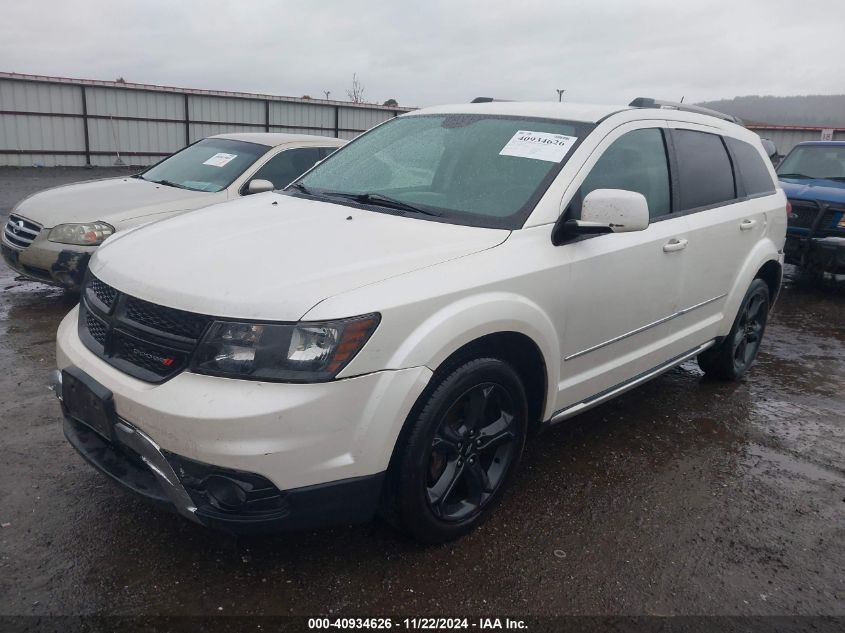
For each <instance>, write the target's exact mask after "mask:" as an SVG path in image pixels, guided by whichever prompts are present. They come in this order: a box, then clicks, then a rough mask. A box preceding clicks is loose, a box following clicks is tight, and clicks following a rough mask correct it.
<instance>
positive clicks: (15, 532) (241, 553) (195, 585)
mask: <svg viewBox="0 0 845 633" xmlns="http://www.w3.org/2000/svg"><path fill="white" fill-rule="evenodd" d="M104 172H105V173H108V174H114V175H117V174H118V173H123V172H115V171H114V170H111V171H107V170H82V169H53V170H48V169H41V170H36V169H0V218H2V220H3V221H4V222H5V218H6V216H7V215H8V213H9V211H10V210H11V207H12V205H13V204H14V203H15V202H17V201H18V200H20V199H21V198H22V197H24V196H25V195H28V194H29V193H32V192H35V191H38V190H40V189H43V188H46V187H50V186H54V185H56V184H59V183H62V182H71V181H75V180H83V179H88V178H92V177H98V176H101V175H102V174H103V173H104ZM75 300H76V298H75V297H73V296H67V295H65V294H64V293H63V292H62V291H61V290H56V289H51V288H48V287H46V286H42V285H39V284H35V283H29V282H24V281H16V280H15V279H14V275H13V274H12V273H11V271H9V270H8V269H7V268H6V267H5V266H3V265H2V264H0V522H1V523H2V525H3V527H2V529H0V615H9V614H20V615H50V614H92V613H108V614H134V615H139V614H167V615H177V614H179V615H181V614H197V615H198V614H203V615H212V614H220V613H222V614H299V615H318V614H355V615H365V616H378V615H388V614H389V615H393V616H401V615H417V616H419V615H450V614H479V615H480V614H498V615H502V614H522V615H528V614H532V615H553V614H554V615H558V614H581V615H584V614H653V615H670V614H730V615H784V614H790V615H798V614H806V615H816V614H828V615H833V614H838V615H845V279H838V280H837V279H830V278H828V279H827V280H824V281H823V282H821V283H818V282H816V281H813V280H809V279H805V278H803V277H801V276H800V275H798V274H797V273H796V271H794V270H792V269H790V270H789V271H788V278H787V280H786V284H785V288H784V290H783V293H782V295H781V298H780V300H779V303H778V305H777V309H776V312H775V314H774V315H773V317H772V320H771V322H770V325H769V328H768V332H767V336H766V339H765V341H764V343H763V348H762V351H761V354H760V357H759V359H758V361H757V364H756V365H755V367H754V368H753V370H752V371H751V372H750V374H749V375H748V376H747V378H746V379H745V380H744V381H743V382H740V383H738V384H724V383H716V382H710V381H705V380H703V378H702V375H701V372H699V370H698V368H697V366H696V365H695V364H694V363H689V364H686V365H684V366H682V367H680V368H678V369H676V370H674V371H672V372H670V373H668V374H666V375H665V376H663V377H661V378H658V379H656V380H654V381H652V382H651V383H649V384H647V385H645V386H644V387H641V388H639V389H637V390H635V391H632V392H630V393H628V394H626V395H624V396H623V397H621V398H619V399H617V400H615V401H613V402H610V403H608V404H606V405H604V406H602V407H600V408H597V409H594V410H593V411H590V412H588V413H586V414H584V415H582V416H580V417H579V418H577V419H575V420H573V421H571V422H569V423H568V424H566V425H564V426H559V427H555V428H554V429H552V430H550V431H549V432H547V433H545V434H543V435H541V436H540V437H538V438H535V439H534V440H532V441H530V442H529V445H528V448H527V451H526V455H525V457H524V459H523V463H522V465H521V468H520V471H519V473H518V475H517V477H516V478H515V480H514V482H513V485H512V487H511V490H510V493H509V494H508V495H507V496H506V498H505V499H504V502H503V503H502V505H501V506H500V507H499V509H498V511H497V512H496V514H495V515H494V516H493V517H492V519H491V520H490V521H488V522H487V523H486V524H485V525H484V526H483V527H482V528H481V529H480V530H478V531H477V532H475V533H473V534H471V535H470V536H468V537H466V538H464V539H463V540H461V541H459V542H456V543H451V544H447V545H443V546H438V547H428V548H423V547H420V546H418V545H416V544H414V543H411V542H408V541H406V540H404V539H403V538H402V537H400V536H398V535H396V534H395V533H394V532H392V531H391V530H390V529H389V528H388V527H386V526H385V525H383V524H381V523H378V522H376V523H373V524H371V525H365V526H357V527H351V528H345V529H335V530H329V531H323V532H319V533H304V534H294V535H279V536H269V537H260V538H258V537H250V538H243V537H242V538H236V537H233V536H228V535H225V534H220V533H215V532H211V531H208V530H205V529H203V528H200V527H198V526H195V525H192V524H189V523H187V522H186V521H184V520H182V519H180V518H179V517H177V516H175V515H170V514H166V513H162V512H160V511H157V510H155V509H152V508H150V507H148V506H147V505H146V504H145V503H143V502H141V501H139V500H137V499H135V498H134V497H132V496H131V495H130V494H129V493H126V492H123V491H122V490H120V489H118V488H117V487H115V486H114V485H112V484H111V483H109V482H108V481H107V480H106V479H105V478H104V477H103V476H101V475H99V474H98V473H96V472H95V471H94V470H93V469H92V468H91V467H89V466H88V465H86V464H85V463H84V462H83V461H82V459H81V458H80V457H79V456H78V455H77V454H76V453H75V452H74V450H73V449H72V448H71V447H70V446H69V445H68V444H67V443H66V442H65V440H64V438H63V436H62V432H61V427H60V415H59V406H58V404H57V402H56V401H55V399H54V397H53V396H52V394H51V393H50V392H48V391H47V389H46V386H45V383H46V378H47V373H48V371H49V370H50V369H52V368H53V367H54V335H55V330H56V326H57V325H58V323H59V320H60V319H61V318H62V317H63V316H64V315H65V314H66V313H67V311H68V310H70V309H71V308H72V307H73V305H74V303H75Z"/></svg>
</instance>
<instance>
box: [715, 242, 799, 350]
mask: <svg viewBox="0 0 845 633" xmlns="http://www.w3.org/2000/svg"><path fill="white" fill-rule="evenodd" d="M739 271H740V272H739V274H738V275H737V276H736V278H735V279H734V284H733V286H732V288H731V290H730V292H729V293H728V297H727V299H726V301H725V307H724V310H723V313H722V314H723V319H722V325H721V327H720V328H719V334H720V335H722V336H724V335H726V334H727V333H728V332H729V331H730V329H731V327H733V322H734V319H735V318H736V315H737V312H738V311H739V307H740V304H741V303H742V299H743V297H745V293H746V292H747V290H748V286H750V285H751V282H752V281H754V280H755V279H762V280H763V281H765V282H766V285H767V286H768V287H769V305H770V306H771V305H773V304H774V301H775V298H777V293H778V291H779V288H780V280H781V276H782V274H783V256H782V255H781V254H779V253H778V250H777V248H776V247H775V245H774V243H773V242H772V241H771V240H763V241H761V242H759V243H758V244H757V246H756V247H755V248H754V249H752V250H751V252H750V253H749V254H748V257H746V259H745V262H744V263H743V264H742V266H741V267H740V269H739ZM773 290H774V293H773Z"/></svg>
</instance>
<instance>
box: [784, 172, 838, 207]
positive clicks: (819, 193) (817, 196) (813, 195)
mask: <svg viewBox="0 0 845 633" xmlns="http://www.w3.org/2000/svg"><path fill="white" fill-rule="evenodd" d="M780 185H781V187H783V191H784V193H785V194H786V197H787V198H793V199H797V200H822V201H824V202H836V203H839V202H841V203H845V182H839V181H837V180H825V179H821V178H819V179H813V180H793V179H791V178H790V179H785V180H781V181H780Z"/></svg>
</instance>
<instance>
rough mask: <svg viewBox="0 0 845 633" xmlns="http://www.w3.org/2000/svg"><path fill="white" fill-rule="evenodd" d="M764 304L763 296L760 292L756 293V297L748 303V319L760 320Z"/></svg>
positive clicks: (751, 320) (752, 320)
mask: <svg viewBox="0 0 845 633" xmlns="http://www.w3.org/2000/svg"><path fill="white" fill-rule="evenodd" d="M763 304H764V300H763V297H761V296H760V295H759V294H758V295H755V296H754V298H753V299H752V300H751V301H750V303H749V304H748V312H747V314H748V321H750V322H752V323H753V322H756V321H759V320H760V317H761V316H762V311H763Z"/></svg>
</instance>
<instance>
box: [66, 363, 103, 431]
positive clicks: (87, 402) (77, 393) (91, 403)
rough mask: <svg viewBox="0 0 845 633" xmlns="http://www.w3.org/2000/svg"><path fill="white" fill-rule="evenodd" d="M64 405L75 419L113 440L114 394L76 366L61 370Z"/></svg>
mask: <svg viewBox="0 0 845 633" xmlns="http://www.w3.org/2000/svg"><path fill="white" fill-rule="evenodd" d="M62 403H63V404H64V407H65V411H66V412H67V414H68V415H69V416H70V417H71V418H73V419H74V420H76V421H78V422H81V423H82V424H84V425H86V426H88V427H89V428H91V429H92V430H94V431H96V432H97V433H99V434H100V435H102V436H103V437H104V438H105V439H107V440H109V441H111V439H112V427H113V426H114V422H115V418H116V416H115V410H114V397H113V396H112V392H111V391H109V390H108V389H106V388H105V387H103V385H101V384H100V383H98V382H97V381H96V380H94V379H93V378H91V376H89V375H88V374H86V373H85V372H84V371H82V370H80V369H78V368H77V367H69V368H67V369H65V370H63V371H62Z"/></svg>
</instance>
